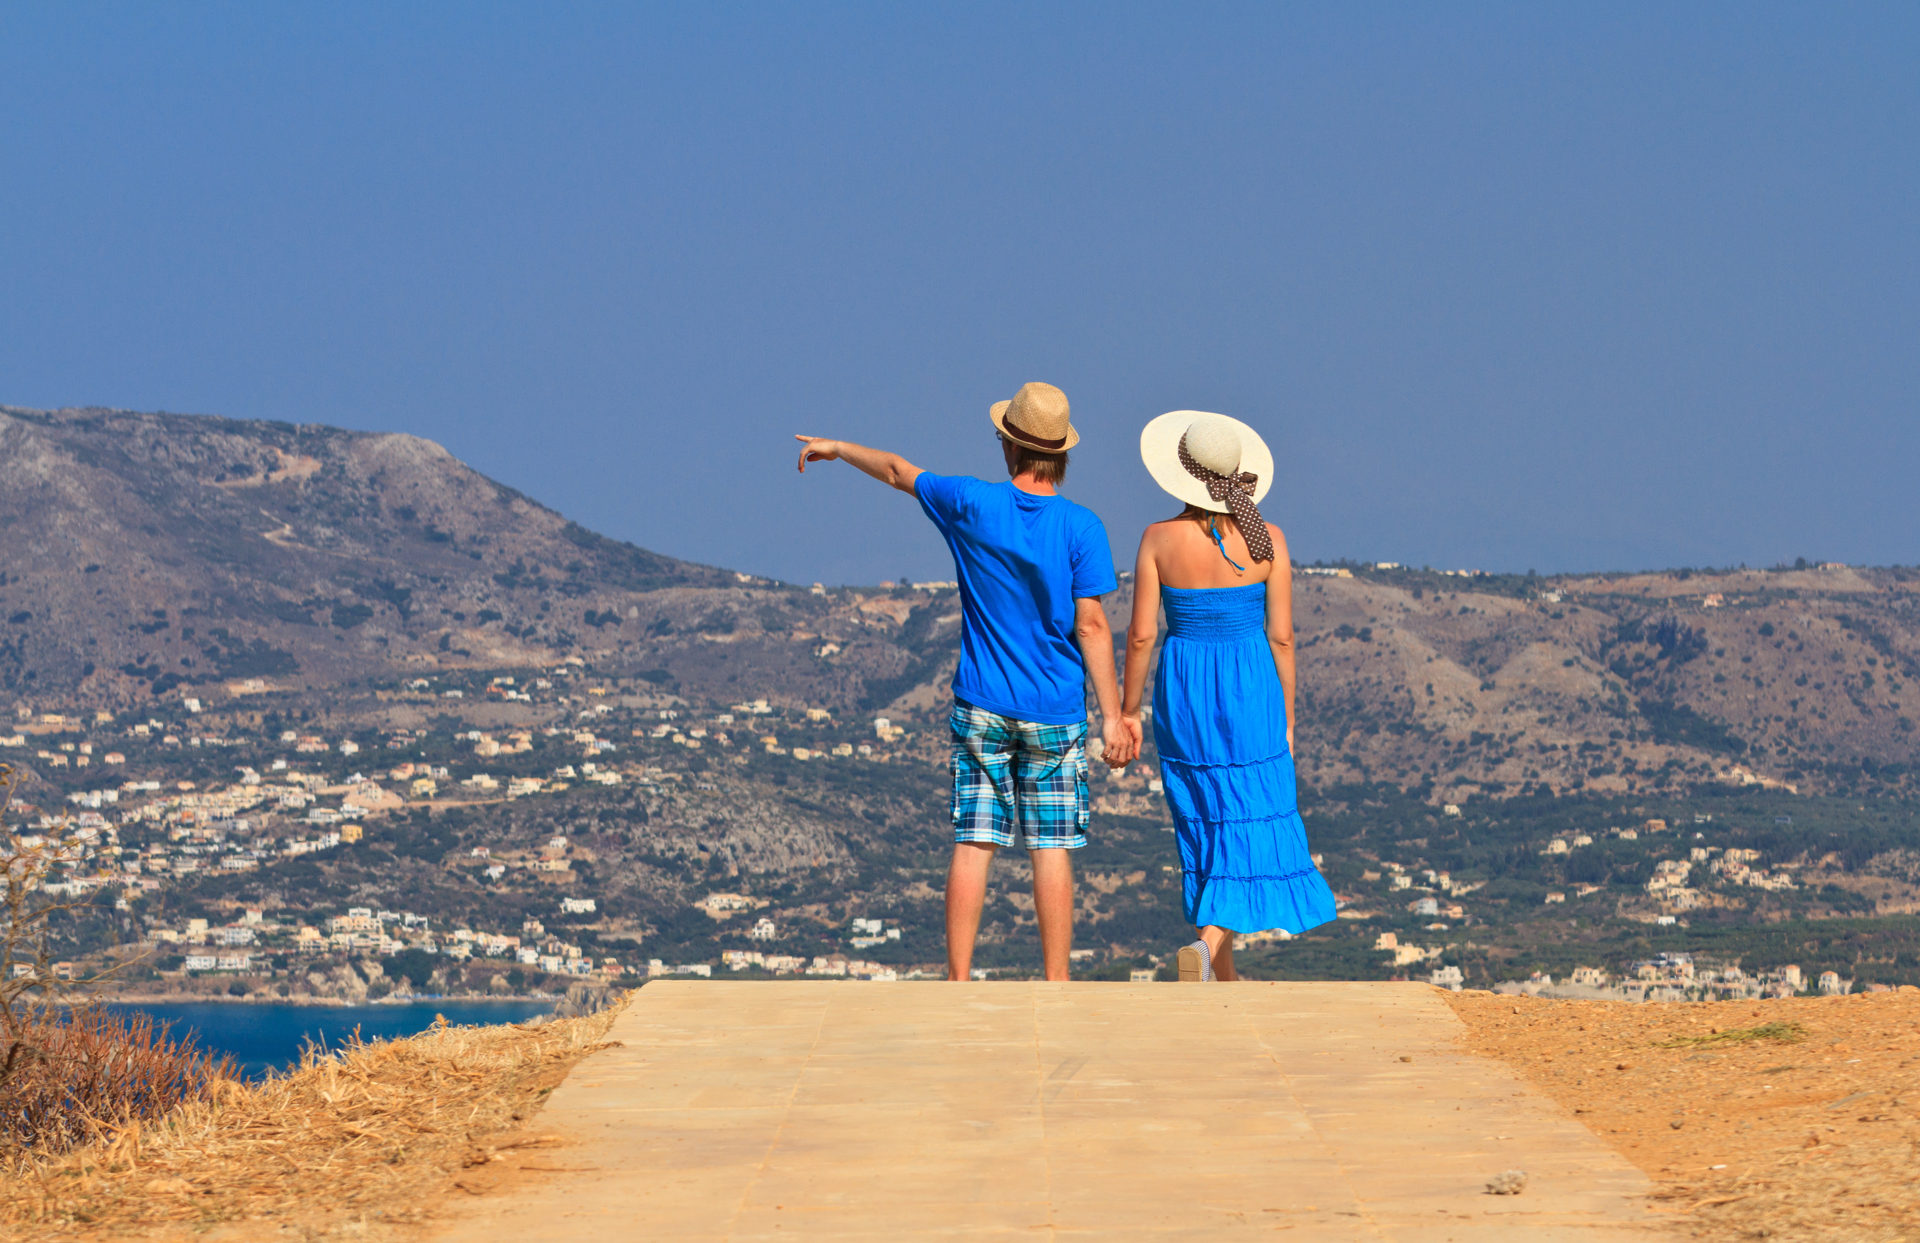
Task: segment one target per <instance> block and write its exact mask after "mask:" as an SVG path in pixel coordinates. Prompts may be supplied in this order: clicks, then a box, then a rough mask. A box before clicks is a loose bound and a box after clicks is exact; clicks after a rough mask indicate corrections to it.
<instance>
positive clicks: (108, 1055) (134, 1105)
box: [0, 1008, 240, 1172]
mask: <svg viewBox="0 0 1920 1243" xmlns="http://www.w3.org/2000/svg"><path fill="white" fill-rule="evenodd" d="M169 1037H170V1034H169V1033H168V1031H167V1029H166V1028H165V1027H155V1026H154V1022H153V1019H152V1018H150V1017H149V1016H147V1015H144V1014H136V1015H131V1016H121V1015H116V1014H111V1013H109V1012H107V1011H105V1010H100V1009H93V1008H82V1009H77V1010H72V1011H58V1010H48V1009H46V1008H40V1009H36V1010H33V1011H29V1012H26V1013H20V1014H18V1021H17V1022H16V1023H15V1024H14V1039H13V1043H12V1046H11V1051H12V1052H14V1053H15V1055H16V1056H15V1058H14V1061H13V1067H12V1072H11V1073H10V1074H8V1075H7V1076H5V1077H4V1078H0V1171H15V1172H17V1171H18V1170H21V1169H25V1168H30V1167H31V1166H33V1165H34V1164H36V1163H39V1162H42V1161H44V1160H45V1159H46V1158H49V1157H55V1156H58V1155H59V1154H61V1153H63V1152H66V1151H67V1150H69V1149H71V1148H74V1147H77V1146H79V1145H82V1144H87V1143H90V1142H92V1141H93V1140H95V1139H96V1138H98V1137H99V1135H100V1134H101V1133H102V1131H103V1130H105V1129H115V1128H120V1127H124V1126H125V1125H126V1124H128V1123H130V1122H151V1121H153V1120H155V1119H158V1118H161V1117H164V1116H166V1115H167V1114H169V1113H171V1112H173V1111H174V1110H176V1109H178V1108H180V1107H181V1106H182V1105H184V1104H186V1103H188V1102H189V1101H197V1100H201V1099H203V1098H205V1097H206V1096H207V1095H208V1094H209V1093H210V1092H212V1091H213V1090H214V1089H215V1087H216V1085H218V1084H220V1083H221V1082H223V1081H225V1080H230V1079H237V1078H239V1077H240V1076H239V1072H238V1071H237V1070H235V1068H234V1065H233V1060H232V1059H231V1058H224V1057H220V1058H216V1057H212V1056H209V1055H208V1054H206V1053H203V1052H201V1051H200V1050H199V1049H197V1048H195V1047H194V1044H193V1041H192V1039H191V1038H189V1039H186V1040H182V1041H176V1040H173V1039H170V1038H169Z"/></svg>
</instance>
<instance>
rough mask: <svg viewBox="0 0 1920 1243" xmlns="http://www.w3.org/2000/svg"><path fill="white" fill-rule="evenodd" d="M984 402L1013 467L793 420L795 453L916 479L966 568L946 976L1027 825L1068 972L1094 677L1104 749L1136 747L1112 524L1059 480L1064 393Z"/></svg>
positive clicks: (1039, 391) (889, 478)
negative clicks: (965, 467)
mask: <svg viewBox="0 0 1920 1243" xmlns="http://www.w3.org/2000/svg"><path fill="white" fill-rule="evenodd" d="M988 417H989V418H990V419H991V420H992V422H993V425H994V428H995V429H996V431H997V432H998V433H999V436H1000V444H1001V449H1002V451H1003V452H1004V454H1005V457H1006V463H1007V474H1008V475H1009V476H1010V479H1009V481H1008V482H1006V483H997V484H996V483H987V482H985V481H984V480H980V479H970V478H967V477H965V476H961V475H945V476H943V475H936V474H934V473H933V472H932V471H924V470H921V469H920V468H919V467H917V466H915V465H914V464H913V463H911V462H909V461H907V460H906V459H905V458H903V457H901V456H900V455H899V454H897V453H886V452H883V451H881V450H878V449H869V448H866V447H864V446H862V445H856V444H849V443H848V442H846V441H844V440H826V439H822V438H819V437H815V436H799V437H796V439H798V440H800V441H801V442H802V443H803V445H804V447H803V448H802V449H801V451H800V469H801V470H802V471H805V470H806V469H807V463H809V462H832V461H844V462H846V463H848V464H849V465H852V466H855V467H858V468H859V469H860V470H862V471H864V472H865V473H867V474H869V475H871V476H873V477H874V478H875V479H878V480H879V481H880V482H882V483H885V484H889V485H891V486H892V487H895V488H898V489H899V490H900V491H902V492H910V493H912V494H913V495H914V496H916V497H918V498H919V500H920V507H921V508H922V509H923V510H925V511H926V514H927V517H929V518H931V519H932V520H933V524H934V525H935V526H937V527H939V528H940V533H941V534H942V535H944V536H946V539H947V547H948V548H950V549H951V550H952V551H953V561H954V566H955V568H956V569H957V570H958V577H959V580H960V615H961V632H960V667H959V668H958V669H957V670H955V671H954V675H953V698H954V705H953V715H952V718H951V727H952V732H953V840H954V846H953V859H952V862H951V863H950V864H949V866H948V869H947V978H948V979H950V980H965V979H967V978H969V976H970V974H971V972H972V968H973V945H974V939H975V937H976V936H977V935H978V934H979V931H980V909H981V905H982V904H983V903H984V902H985V900H986V893H987V871H988V869H989V867H990V866H991V865H992V863H993V856H994V852H995V851H996V850H998V849H999V848H1000V847H1002V846H1011V845H1013V844H1014V842H1015V840H1016V838H1020V837H1024V839H1025V844H1026V847H1027V850H1028V856H1029V858H1030V859H1031V861H1032V864H1033V906H1034V915H1035V919H1036V921H1037V922H1038V923H1039V925H1040V950H1041V958H1042V960H1043V961H1044V963H1045V966H1046V974H1047V978H1048V979H1049V980H1064V979H1066V978H1067V961H1068V951H1069V950H1071V949H1072V945H1073V864H1072V862H1071V859H1070V857H1069V855H1068V852H1069V851H1072V850H1078V849H1079V848H1080V847H1082V846H1085V845H1086V844H1087V835H1086V827H1087V819H1088V807H1087V759H1086V736H1087V711H1086V680H1087V676H1088V675H1089V674H1091V675H1092V678H1093V690H1094V695H1095V697H1096V698H1097V699H1098V700H1099V704H1100V721H1101V734H1102V741H1103V743H1104V750H1103V751H1102V758H1104V759H1105V760H1106V761H1107V762H1108V763H1109V764H1113V763H1116V762H1118V763H1122V764H1124V763H1125V762H1126V761H1127V760H1130V759H1132V758H1133V756H1134V755H1135V754H1137V753H1138V751H1137V747H1136V744H1135V743H1134V742H1133V739H1132V735H1131V733H1130V732H1129V731H1128V729H1127V726H1126V724H1125V722H1124V721H1123V720H1122V719H1121V716H1120V694H1119V688H1118V685H1117V683H1116V681H1115V678H1114V667H1113V637H1112V633H1111V632H1110V630H1109V629H1108V626H1107V615H1106V612H1105V611H1104V610H1103V609H1102V608H1101V606H1100V597H1101V596H1103V595H1105V594H1106V593H1108V592H1110V591H1112V590H1113V589H1114V587H1115V586H1116V585H1117V584H1116V583H1115V581H1114V575H1113V555H1112V553H1111V552H1110V551H1109V549H1108V546H1107V532H1106V528H1105V527H1103V526H1102V525H1101V523H1100V519H1099V518H1097V517H1095V516H1094V514H1093V512H1092V511H1091V510H1088V509H1086V508H1084V507H1083V506H1080V505H1076V504H1074V503H1073V502H1072V501H1069V500H1067V499H1066V498H1065V497H1063V496H1061V495H1060V494H1059V485H1060V483H1061V481H1062V480H1064V479H1065V478H1066V475H1067V451H1068V450H1069V449H1071V448H1072V447H1073V446H1074V445H1076V444H1078V443H1079V441H1080V435H1079V433H1078V432H1076V431H1075V430H1074V428H1073V425H1072V423H1071V422H1070V421H1069V419H1068V408H1067V396H1066V394H1065V393H1062V392H1061V391H1060V390H1059V389H1057V388H1055V387H1054V386H1053V385H1051V384H1039V383H1033V384H1026V385H1022V386H1021V389H1020V391H1019V392H1018V393H1016V394H1015V395H1014V397H1013V399H1012V400H1011V401H1002V402H996V403H994V405H993V407H992V409H991V410H990V412H989V414H988Z"/></svg>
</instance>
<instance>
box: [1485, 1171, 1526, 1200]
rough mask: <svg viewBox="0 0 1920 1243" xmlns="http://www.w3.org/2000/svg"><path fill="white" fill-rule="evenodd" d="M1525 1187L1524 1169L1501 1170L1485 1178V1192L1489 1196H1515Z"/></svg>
mask: <svg viewBox="0 0 1920 1243" xmlns="http://www.w3.org/2000/svg"><path fill="white" fill-rule="evenodd" d="M1526 1189H1527V1172H1526V1171H1525V1170H1502V1171H1501V1172H1500V1173H1498V1174H1495V1175H1494V1176H1493V1177H1492V1178H1490V1179H1488V1180H1487V1194H1488V1195H1490V1196H1517V1195H1519V1194H1520V1193H1521V1192H1523V1191H1525V1190H1526Z"/></svg>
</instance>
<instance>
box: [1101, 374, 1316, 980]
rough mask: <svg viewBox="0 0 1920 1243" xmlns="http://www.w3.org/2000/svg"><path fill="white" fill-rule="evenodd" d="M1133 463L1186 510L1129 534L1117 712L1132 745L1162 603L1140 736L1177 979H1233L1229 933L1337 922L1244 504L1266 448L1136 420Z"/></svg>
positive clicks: (1284, 613) (1281, 637) (1285, 634)
mask: <svg viewBox="0 0 1920 1243" xmlns="http://www.w3.org/2000/svg"><path fill="white" fill-rule="evenodd" d="M1140 456H1141V457H1142V458H1143V459H1145V461H1146V464H1147V469H1148V470H1149V471H1150V472H1152V474H1153V478H1154V481H1155V482H1156V483H1158V484H1159V485H1160V486H1161V487H1162V488H1164V489H1166V490H1167V491H1168V492H1170V493H1172V494H1173V496H1174V497H1175V498H1176V499H1178V500H1181V501H1184V502H1185V503H1186V509H1185V510H1183V511H1182V512H1181V514H1180V515H1179V517H1177V518H1172V519H1169V520H1168V521H1166V522H1156V523H1154V524H1153V525H1152V526H1150V527H1148V528H1147V530H1146V534H1145V535H1143V536H1141V539H1140V557H1139V561H1138V563H1137V565H1136V566H1135V569H1134V580H1133V624H1132V626H1131V628H1130V629H1129V630H1128V632H1127V676H1126V688H1125V692H1124V694H1123V696H1122V703H1121V713H1122V718H1123V720H1124V721H1125V722H1126V723H1127V726H1128V729H1129V732H1131V733H1132V734H1133V736H1134V737H1135V738H1139V737H1140V736H1141V735H1140V731H1141V721H1140V698H1141V694H1142V692H1143V691H1144V689H1145V685H1146V675H1147V664H1148V658H1149V657H1150V656H1151V654H1152V652H1153V642H1154V638H1155V634H1156V632H1157V630H1158V628H1159V612H1160V609H1161V608H1162V607H1163V606H1164V607H1165V609H1166V611H1167V641H1166V644H1165V645H1164V646H1163V647H1162V648H1161V651H1160V663H1159V670H1158V673H1157V676H1156V677H1155V680H1154V688H1153V741H1154V745H1155V747H1156V748H1157V749H1158V750H1159V752H1160V776H1161V780H1162V782H1163V783H1164V785H1165V788H1166V794H1167V808H1168V810H1169V811H1171V812H1172V813H1173V823H1174V829H1175V832H1176V833H1177V835H1178V838H1179V843H1180V864H1181V888H1182V896H1183V899H1184V903H1185V909H1186V917H1187V920H1188V922H1190V923H1192V924H1193V925H1194V927H1195V929H1196V931H1197V933H1198V939H1197V940H1196V941H1194V943H1193V944H1191V945H1189V946H1186V947H1185V948H1183V949H1182V950H1181V951H1180V978H1181V979H1182V980H1214V979H1218V980H1232V979H1235V978H1236V976H1235V974H1234V969H1233V935H1234V933H1236V932H1255V931H1260V930H1263V929H1268V928H1284V929H1286V930H1287V931H1288V932H1293V933H1298V932H1304V931H1306V930H1307V929H1308V928H1312V927H1314V926H1316V925H1318V924H1323V923H1326V922H1327V921H1328V920H1330V919H1332V918H1333V917H1334V906H1333V892H1332V891H1331V890H1330V889H1328V888H1327V882H1326V881H1325V880H1324V879H1323V878H1322V877H1321V875H1320V873H1319V871H1318V870H1317V869H1316V868H1315V867H1314V866H1313V860H1312V859H1311V858H1310V857H1309V856H1308V854H1307V837H1306V826H1305V825H1304V824H1302V823H1301V820H1300V811H1299V808H1298V806H1297V803H1296V800H1295V797H1294V772H1293V699H1294V696H1293V688H1294V671H1293V591H1292V567H1291V566H1290V565H1289V564H1288V561H1287V542H1286V537H1285V536H1283V535H1282V534H1281V533H1280V528H1278V527H1276V526H1271V525H1269V524H1268V523H1267V522H1266V521H1265V520H1264V519H1262V518H1261V516H1260V511H1259V509H1258V508H1257V502H1258V501H1259V499H1260V498H1261V497H1262V496H1265V495H1266V492H1267V489H1268V488H1269V487H1271V486H1272V482H1273V454H1272V453H1270V452H1269V451H1268V449H1267V446H1266V444H1265V442H1263V441H1262V440H1261V439H1260V437H1259V436H1258V435H1256V434H1255V433H1254V431H1253V429H1252V428H1250V427H1248V426H1247V425H1246V424H1244V423H1241V422H1239V421H1238V420H1236V419H1230V418H1227V417H1226V416H1224V415H1218V414H1203V413H1200V412H1198V411H1193V410H1176V411H1174V412H1173V413H1172V414H1163V415H1161V416H1160V417H1159V418H1157V419H1155V420H1153V422H1151V423H1149V424H1147V427H1146V430H1145V431H1143V432H1141V434H1140Z"/></svg>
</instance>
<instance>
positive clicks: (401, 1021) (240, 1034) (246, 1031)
mask: <svg viewBox="0 0 1920 1243" xmlns="http://www.w3.org/2000/svg"><path fill="white" fill-rule="evenodd" d="M108 1008H109V1009H112V1010H117V1011H121V1012H132V1011H138V1012H141V1013H144V1014H148V1015H151V1016H152V1018H153V1021H154V1023H155V1024H156V1025H157V1024H160V1023H166V1024H169V1025H170V1026H171V1031H172V1034H173V1037H174V1038H175V1039H176V1040H177V1039H182V1038H184V1037H186V1036H187V1035H188V1034H189V1033H191V1034H192V1035H193V1037H194V1039H195V1041H196V1042H197V1043H198V1045H199V1047H200V1048H202V1049H204V1050H206V1051H208V1052H210V1053H214V1054H221V1053H225V1054H228V1055H230V1056H231V1057H232V1058H233V1060H234V1061H235V1062H236V1063H238V1064H239V1066H240V1069H241V1071H242V1072H244V1073H245V1074H246V1076H247V1078H249V1079H258V1078H260V1077H261V1076H262V1075H265V1074H267V1073H269V1072H271V1071H276V1070H282V1069H285V1068H286V1067H287V1066H290V1065H292V1064H293V1063H294V1062H297V1061H299V1060H300V1051H301V1050H302V1049H303V1048H305V1047H306V1045H307V1044H309V1043H312V1044H317V1045H320V1046H321V1047H323V1048H328V1049H333V1048H338V1047H339V1046H340V1044H341V1043H342V1042H343V1041H345V1040H346V1039H347V1038H348V1037H350V1036H352V1035H353V1033H354V1031H355V1030H358V1031H359V1033H360V1038H361V1039H362V1040H392V1039H395V1038H397V1037H400V1036H412V1035H417V1034H418V1033H420V1032H423V1031H425V1030H426V1029H427V1028H429V1027H431V1026H432V1025H433V1019H434V1016H435V1015H436V1014H444V1015H445V1016H446V1018H447V1022H449V1023H451V1024H453V1025H455V1026H457V1027H464V1026H472V1025H475V1024H487V1023H518V1022H521V1021H523V1020H525V1019H530V1018H532V1017H533V1016H534V1015H536V1014H545V1013H547V1012H548V1011H550V1010H552V1009H553V1003H552V1002H550V1001H420V1002H404V1003H402V1002H396V1003H393V1004H387V1005H371V1006H297V1005H288V1004H276V1003H272V1002H153V1003H150V1004H139V1005H117V1006H110V1007H108Z"/></svg>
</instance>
